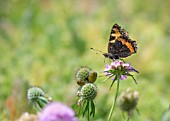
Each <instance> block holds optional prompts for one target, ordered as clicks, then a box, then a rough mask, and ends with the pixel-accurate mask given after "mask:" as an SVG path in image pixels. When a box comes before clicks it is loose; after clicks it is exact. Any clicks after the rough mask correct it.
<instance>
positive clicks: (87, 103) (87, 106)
mask: <svg viewBox="0 0 170 121" xmlns="http://www.w3.org/2000/svg"><path fill="white" fill-rule="evenodd" d="M88 109H89V100H87V101H86V106H85V109H84V111H83V115H82V116H83V117H84V115H85V113H86V111H88Z"/></svg>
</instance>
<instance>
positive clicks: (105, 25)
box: [0, 0, 170, 121]
mask: <svg viewBox="0 0 170 121" xmlns="http://www.w3.org/2000/svg"><path fill="white" fill-rule="evenodd" d="M169 5H170V1H169V0H164V1H160V0H142V1H139V0H138V1H137V0H122V1H121V0H107V1H104V0H93V1H92V0H84V1H80V0H70V1H69V0H0V114H1V116H0V119H1V120H2V121H5V120H7V121H8V120H9V121H12V120H15V119H17V118H18V117H19V116H20V115H21V114H22V113H23V112H26V111H27V112H30V113H35V110H34V109H33V107H32V106H31V105H30V104H29V102H28V101H27V99H26V92H27V89H28V88H29V87H30V86H39V87H42V88H43V89H44V91H45V92H46V94H48V95H49V96H51V97H53V99H54V100H56V101H61V102H64V103H66V104H68V105H69V106H71V105H72V104H73V103H74V98H75V97H76V91H77V88H78V86H77V85H76V81H75V79H74V74H75V70H76V69H77V68H79V67H81V66H88V67H90V68H91V69H92V70H94V71H97V72H100V71H101V70H103V69H104V57H103V56H102V55H100V54H95V53H96V52H95V51H92V50H90V48H91V47H93V48H96V49H99V50H102V51H104V52H107V44H108V39H109V34H110V30H111V27H112V25H113V24H114V23H118V24H119V25H121V26H122V27H123V28H125V29H126V30H127V31H128V32H129V35H130V37H131V38H132V39H133V40H136V41H137V43H138V53H137V54H134V55H132V56H130V57H128V58H127V59H125V61H127V62H130V63H131V64H132V66H133V67H134V68H136V69H137V70H138V71H139V72H140V74H135V78H136V79H137V81H138V84H137V85H136V84H135V83H134V82H133V80H132V79H131V78H129V79H127V80H125V81H122V82H121V84H120V92H121V91H124V90H126V89H127V88H128V87H131V88H132V89H134V90H137V91H139V93H140V99H139V103H138V109H139V111H140V115H138V114H137V113H136V112H134V116H133V117H132V118H131V121H159V120H160V119H161V116H162V114H163V112H164V111H166V110H167V109H168V105H169V103H170V88H169V86H170V62H169V60H170V14H169V13H170V7H169ZM99 75H100V73H99ZM103 79H104V78H98V79H97V82H96V85H97V86H98V91H99V92H98V96H97V99H96V101H95V103H96V108H97V109H96V110H97V112H96V116H95V118H93V119H92V120H94V121H105V120H106V119H107V116H108V114H109V110H110V107H111V103H112V100H113V98H114V94H115V89H116V85H114V86H113V88H112V90H111V91H109V86H110V84H111V80H109V81H107V82H105V83H101V81H102V80H103ZM70 100H72V101H70ZM85 120H86V119H80V121H85ZM113 120H114V121H124V119H123V116H122V112H121V111H120V110H119V108H118V107H116V109H115V112H114V114H113Z"/></svg>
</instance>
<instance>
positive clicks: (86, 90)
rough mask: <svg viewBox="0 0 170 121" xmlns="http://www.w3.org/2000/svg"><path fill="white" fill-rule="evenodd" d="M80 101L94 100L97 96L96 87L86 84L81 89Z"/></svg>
mask: <svg viewBox="0 0 170 121" xmlns="http://www.w3.org/2000/svg"><path fill="white" fill-rule="evenodd" d="M81 94H82V95H81V96H82V99H85V100H86V99H87V100H94V99H95V97H96V96H97V87H96V86H95V85H94V84H92V83H87V84H85V85H84V86H83V87H82V88H81Z"/></svg>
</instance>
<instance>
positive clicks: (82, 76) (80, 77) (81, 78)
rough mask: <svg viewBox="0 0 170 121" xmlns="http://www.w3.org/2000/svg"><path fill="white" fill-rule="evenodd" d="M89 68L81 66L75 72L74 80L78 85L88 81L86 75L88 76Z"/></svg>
mask: <svg viewBox="0 0 170 121" xmlns="http://www.w3.org/2000/svg"><path fill="white" fill-rule="evenodd" d="M89 72H90V69H89V68H86V67H83V68H79V69H78V70H77V72H76V80H77V84H78V85H80V86H83V85H84V84H85V83H87V82H88V76H89Z"/></svg>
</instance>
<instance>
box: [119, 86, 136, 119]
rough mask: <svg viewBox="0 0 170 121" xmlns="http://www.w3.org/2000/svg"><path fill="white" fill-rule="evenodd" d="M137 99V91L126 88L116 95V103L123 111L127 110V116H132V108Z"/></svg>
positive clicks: (134, 106)
mask: <svg viewBox="0 0 170 121" xmlns="http://www.w3.org/2000/svg"><path fill="white" fill-rule="evenodd" d="M138 100H139V92H137V91H133V90H131V89H130V88H128V89H127V90H126V91H124V92H122V93H121V94H120V96H119V97H118V105H119V107H120V109H121V110H122V111H123V112H127V113H128V116H132V114H133V111H134V109H135V108H136V106H137V103H138Z"/></svg>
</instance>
